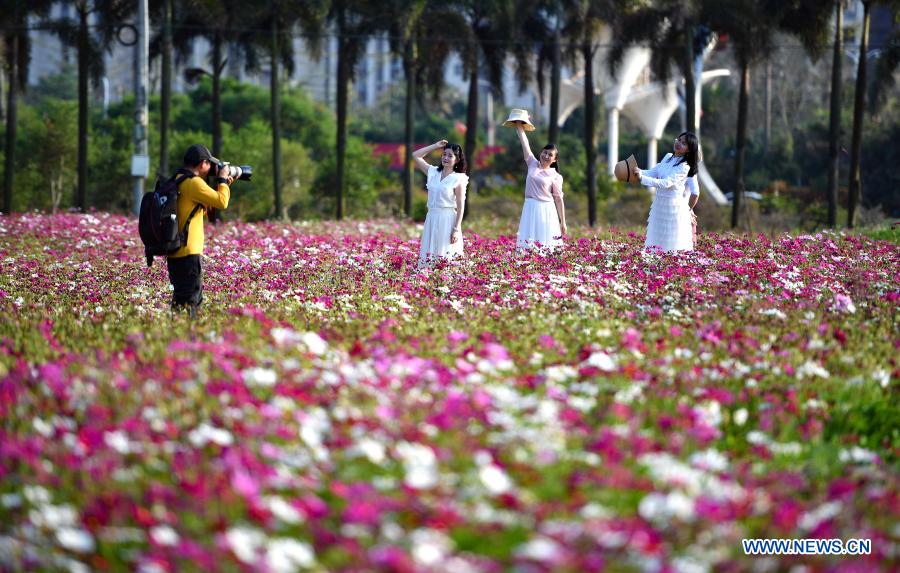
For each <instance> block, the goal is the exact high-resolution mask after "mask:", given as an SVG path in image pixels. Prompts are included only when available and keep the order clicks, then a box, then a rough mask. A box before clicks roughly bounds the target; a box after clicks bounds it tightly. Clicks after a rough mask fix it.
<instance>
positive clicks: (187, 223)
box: [181, 203, 203, 247]
mask: <svg viewBox="0 0 900 573" xmlns="http://www.w3.org/2000/svg"><path fill="white" fill-rule="evenodd" d="M202 206H203V205H201V204H200V203H197V204H196V205H194V208H193V209H191V214H190V215H188V218H187V221H185V222H184V232H183V233H182V234H181V236H182V239H181V246H182V247H183V246H185V245H187V239H188V227H189V226H190V224H191V219H193V218H194V215H196V214H197V211H199V210H200V207H202Z"/></svg>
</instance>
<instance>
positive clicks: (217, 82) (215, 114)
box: [207, 30, 224, 223]
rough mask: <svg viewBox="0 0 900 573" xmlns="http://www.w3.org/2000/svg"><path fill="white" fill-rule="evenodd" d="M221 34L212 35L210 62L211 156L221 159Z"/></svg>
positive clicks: (214, 217)
mask: <svg viewBox="0 0 900 573" xmlns="http://www.w3.org/2000/svg"><path fill="white" fill-rule="evenodd" d="M222 43H223V40H222V32H220V31H218V30H216V32H215V33H214V34H213V46H212V47H213V61H212V137H213V144H212V154H213V156H214V157H217V158H219V159H221V158H222V156H221V153H222V70H223V68H224V66H223V65H222ZM207 212H208V213H209V222H210V223H218V222H219V211H218V209H208V210H207Z"/></svg>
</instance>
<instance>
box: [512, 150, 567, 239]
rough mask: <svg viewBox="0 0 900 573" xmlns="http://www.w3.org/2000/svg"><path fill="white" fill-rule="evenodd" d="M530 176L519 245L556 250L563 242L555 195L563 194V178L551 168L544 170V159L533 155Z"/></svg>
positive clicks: (520, 225)
mask: <svg viewBox="0 0 900 573" xmlns="http://www.w3.org/2000/svg"><path fill="white" fill-rule="evenodd" d="M525 162H526V163H527V164H528V176H527V177H526V179H525V205H524V206H523V207H522V218H521V219H520V220H519V233H518V236H517V237H516V247H517V248H519V249H534V248H541V249H546V250H553V249H555V248H557V247H559V246H560V245H562V244H563V242H562V239H561V238H560V237H561V236H562V230H561V229H560V226H559V215H558V214H557V212H556V204H555V203H554V198H555V197H562V196H563V192H562V185H563V177H562V175H560V174H559V172H558V171H557V170H556V169H555V168H553V167H550V168H548V169H541V163H540V161H538V160H537V158H535V156H534V155H532V154H529V155H528V158H527V159H526V160H525Z"/></svg>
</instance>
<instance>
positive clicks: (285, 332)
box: [269, 328, 298, 346]
mask: <svg viewBox="0 0 900 573" xmlns="http://www.w3.org/2000/svg"><path fill="white" fill-rule="evenodd" d="M269 334H270V335H272V340H273V341H274V342H275V344H276V345H277V346H286V345H288V344H291V343H293V342H296V341H297V340H298V337H297V333H296V332H294V331H293V330H291V329H290V328H273V329H272V330H270V331H269Z"/></svg>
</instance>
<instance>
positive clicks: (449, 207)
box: [413, 139, 469, 267]
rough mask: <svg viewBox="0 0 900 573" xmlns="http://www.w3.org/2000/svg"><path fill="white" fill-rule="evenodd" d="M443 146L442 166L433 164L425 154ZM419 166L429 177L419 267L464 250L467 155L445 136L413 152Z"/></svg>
mask: <svg viewBox="0 0 900 573" xmlns="http://www.w3.org/2000/svg"><path fill="white" fill-rule="evenodd" d="M435 149H443V153H441V165H440V167H437V166H434V165H430V164H429V163H428V162H427V161H425V159H423V158H424V157H425V156H426V155H428V154H429V153H431V152H432V151H434V150H435ZM413 160H414V161H415V162H416V167H418V168H419V170H420V171H421V172H422V173H424V174H425V176H426V177H427V183H426V187H427V189H428V215H427V216H426V217H425V229H424V230H423V231H422V243H421V246H420V247H419V267H423V266H428V265H431V264H434V263H435V262H437V261H438V260H439V259H440V258H442V257H445V258H448V259H449V258H453V257H456V256H460V255H462V253H463V237H462V228H461V225H462V218H463V208H464V206H465V204H466V186H467V185H468V183H469V176H468V175H466V155H465V153H463V150H462V147H460V146H459V145H458V144H456V143H447V140H446V139H442V140H440V141H438V142H436V143H433V144H432V145H429V146H428V147H423V148H422V149H417V150H416V151H415V152H414V153H413Z"/></svg>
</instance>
